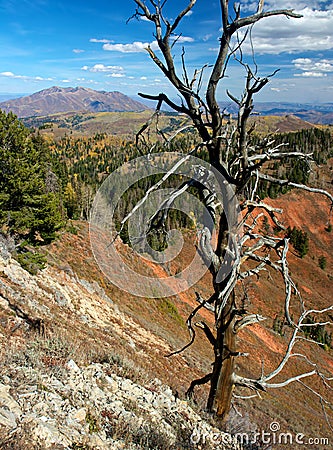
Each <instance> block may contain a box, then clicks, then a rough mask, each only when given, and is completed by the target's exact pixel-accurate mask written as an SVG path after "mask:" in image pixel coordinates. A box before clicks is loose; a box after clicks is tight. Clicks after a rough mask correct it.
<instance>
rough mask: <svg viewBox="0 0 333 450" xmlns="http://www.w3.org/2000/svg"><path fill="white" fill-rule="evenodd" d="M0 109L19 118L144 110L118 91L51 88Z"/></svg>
mask: <svg viewBox="0 0 333 450" xmlns="http://www.w3.org/2000/svg"><path fill="white" fill-rule="evenodd" d="M0 109H3V110H4V111H6V112H9V111H12V112H13V113H14V114H16V115H17V116H18V117H20V118H24V117H31V116H43V115H47V114H56V113H61V112H63V113H65V112H71V111H73V112H118V111H143V110H145V109H147V106H146V105H144V104H143V103H140V102H138V101H136V100H133V99H132V98H130V97H128V96H127V95H125V94H123V93H121V92H119V91H112V92H108V91H95V90H94V89H90V88H85V87H82V86H77V87H74V88H72V87H59V86H52V87H50V88H48V89H43V90H41V91H38V92H35V93H34V94H31V95H28V96H25V97H20V98H16V99H13V100H7V101H5V102H1V103H0Z"/></svg>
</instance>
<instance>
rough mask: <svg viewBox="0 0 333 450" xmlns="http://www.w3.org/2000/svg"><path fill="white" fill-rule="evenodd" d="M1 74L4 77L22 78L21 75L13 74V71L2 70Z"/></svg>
mask: <svg viewBox="0 0 333 450" xmlns="http://www.w3.org/2000/svg"><path fill="white" fill-rule="evenodd" d="M0 75H2V76H3V77H11V78H22V77H21V76H20V75H15V74H13V72H1V73H0Z"/></svg>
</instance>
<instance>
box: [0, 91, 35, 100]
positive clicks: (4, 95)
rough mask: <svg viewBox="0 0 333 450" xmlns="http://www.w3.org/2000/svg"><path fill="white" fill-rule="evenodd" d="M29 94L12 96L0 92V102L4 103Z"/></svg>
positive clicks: (8, 93)
mask: <svg viewBox="0 0 333 450" xmlns="http://www.w3.org/2000/svg"><path fill="white" fill-rule="evenodd" d="M25 95H29V94H18V93H16V94H12V93H10V92H0V102H5V101H7V100H12V99H13V98H18V97H24V96H25Z"/></svg>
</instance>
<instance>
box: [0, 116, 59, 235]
mask: <svg viewBox="0 0 333 450" xmlns="http://www.w3.org/2000/svg"><path fill="white" fill-rule="evenodd" d="M62 224H63V213H62V206H61V192H60V189H59V186H58V183H57V177H56V175H55V174H54V173H53V172H52V168H51V159H50V153H49V150H48V146H47V145H46V144H45V142H44V140H43V139H42V137H41V136H38V135H37V136H31V134H30V131H29V130H28V129H27V128H25V127H24V126H23V124H22V123H21V122H20V121H19V120H18V119H17V117H16V116H15V115H14V114H12V113H8V114H6V113H5V112H2V111H0V226H1V229H2V231H3V232H7V233H9V234H12V235H14V236H15V237H17V239H18V240H19V241H23V240H27V241H28V242H30V243H37V242H45V243H47V242H49V241H50V240H52V239H53V238H54V237H55V232H56V230H57V229H59V228H60V227H61V226H62Z"/></svg>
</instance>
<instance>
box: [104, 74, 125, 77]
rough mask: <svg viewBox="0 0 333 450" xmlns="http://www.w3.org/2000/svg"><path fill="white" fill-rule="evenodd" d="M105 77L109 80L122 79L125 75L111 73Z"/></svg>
mask: <svg viewBox="0 0 333 450" xmlns="http://www.w3.org/2000/svg"><path fill="white" fill-rule="evenodd" d="M107 76H108V77H111V78H124V76H125V75H124V74H123V73H111V74H109V75H107Z"/></svg>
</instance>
